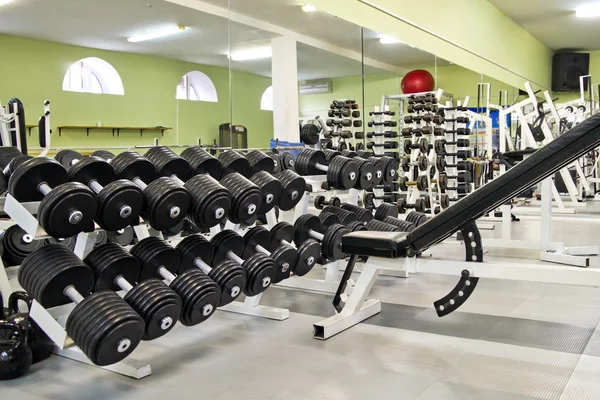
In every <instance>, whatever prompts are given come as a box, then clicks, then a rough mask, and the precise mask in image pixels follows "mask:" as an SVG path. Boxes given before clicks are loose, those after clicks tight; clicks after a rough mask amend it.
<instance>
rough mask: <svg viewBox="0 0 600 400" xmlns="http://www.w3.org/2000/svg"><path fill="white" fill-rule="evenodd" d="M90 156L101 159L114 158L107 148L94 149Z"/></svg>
mask: <svg viewBox="0 0 600 400" xmlns="http://www.w3.org/2000/svg"><path fill="white" fill-rule="evenodd" d="M90 157H100V158H102V159H103V160H106V161H109V160H112V159H113V158H115V155H114V154H113V153H111V152H110V151H108V150H96V151H94V152H93V153H92V154H90Z"/></svg>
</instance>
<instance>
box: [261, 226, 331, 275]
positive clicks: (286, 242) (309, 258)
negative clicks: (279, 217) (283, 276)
mask: <svg viewBox="0 0 600 400" xmlns="http://www.w3.org/2000/svg"><path fill="white" fill-rule="evenodd" d="M270 233H271V242H270V244H269V247H268V249H269V251H276V250H277V249H278V248H279V247H280V246H290V247H292V248H294V249H296V264H295V265H294V267H293V268H292V272H293V273H294V275H298V276H304V275H306V274H308V273H309V272H310V271H311V270H312V268H313V267H314V266H315V264H316V262H317V260H318V259H319V257H320V256H321V245H320V244H319V242H317V241H316V240H314V239H308V240H306V241H305V242H303V243H302V244H301V245H300V246H298V247H296V245H295V244H294V227H293V226H292V225H290V224H288V223H287V222H279V223H278V224H276V225H275V226H274V227H273V228H271V232H270Z"/></svg>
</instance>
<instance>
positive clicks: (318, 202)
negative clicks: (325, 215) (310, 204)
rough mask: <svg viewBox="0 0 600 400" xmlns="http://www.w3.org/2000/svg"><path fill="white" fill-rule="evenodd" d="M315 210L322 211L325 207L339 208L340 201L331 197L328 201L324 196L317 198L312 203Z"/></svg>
mask: <svg viewBox="0 0 600 400" xmlns="http://www.w3.org/2000/svg"><path fill="white" fill-rule="evenodd" d="M314 205H315V208H316V209H317V210H322V209H323V208H324V207H325V206H334V207H339V206H341V205H342V201H341V200H340V199H339V198H338V197H332V198H330V199H329V200H327V199H326V198H325V196H317V197H315V201H314Z"/></svg>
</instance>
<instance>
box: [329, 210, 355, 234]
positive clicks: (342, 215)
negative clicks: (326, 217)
mask: <svg viewBox="0 0 600 400" xmlns="http://www.w3.org/2000/svg"><path fill="white" fill-rule="evenodd" d="M323 212H328V213H331V214H333V215H335V216H336V217H337V218H338V220H339V222H338V223H339V224H340V225H344V226H346V225H348V224H350V223H352V222H355V221H357V216H356V214H354V213H353V212H351V211H348V210H345V209H343V208H341V207H332V206H329V207H325V209H324V210H323ZM323 231H326V227H323ZM321 233H325V232H321Z"/></svg>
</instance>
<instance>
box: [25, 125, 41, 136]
mask: <svg viewBox="0 0 600 400" xmlns="http://www.w3.org/2000/svg"><path fill="white" fill-rule="evenodd" d="M37 127H38V126H37V124H35V125H30V124H27V125H25V128H27V130H28V131H29V136H31V130H32V129H35V128H37Z"/></svg>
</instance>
